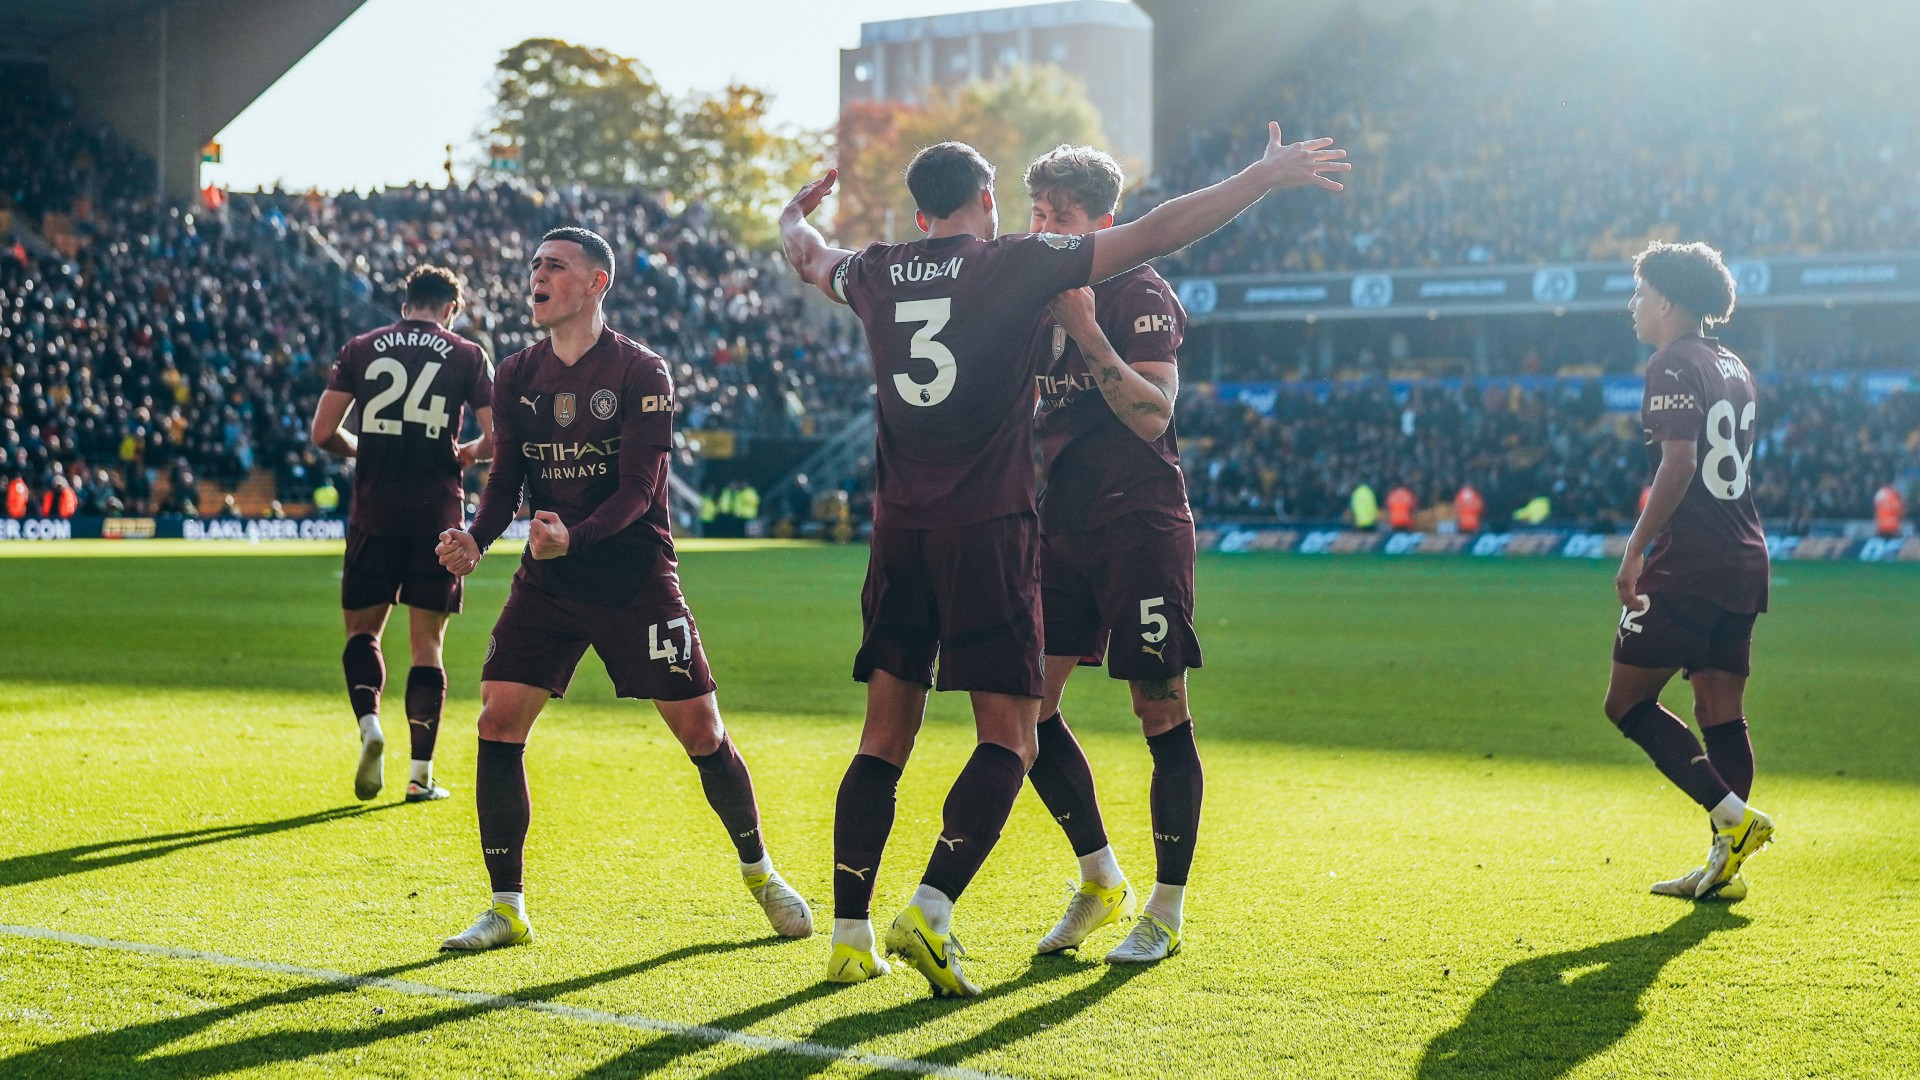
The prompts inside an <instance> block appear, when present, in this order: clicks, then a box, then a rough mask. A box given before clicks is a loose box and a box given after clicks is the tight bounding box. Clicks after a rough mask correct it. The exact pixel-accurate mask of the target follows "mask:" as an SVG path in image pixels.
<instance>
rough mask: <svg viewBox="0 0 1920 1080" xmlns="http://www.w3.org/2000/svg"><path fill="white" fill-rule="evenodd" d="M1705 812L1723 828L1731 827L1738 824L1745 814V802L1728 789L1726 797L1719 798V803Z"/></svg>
mask: <svg viewBox="0 0 1920 1080" xmlns="http://www.w3.org/2000/svg"><path fill="white" fill-rule="evenodd" d="M1707 813H1708V815H1709V816H1711V817H1712V818H1713V823H1714V824H1715V825H1718V826H1720V827H1721V828H1723V829H1731V828H1733V827H1734V826H1735V825H1738V824H1740V821H1741V819H1742V818H1744V817H1746V816H1747V804H1746V802H1745V801H1743V800H1742V799H1741V798H1740V796H1738V795H1735V794H1734V793H1733V792H1731V791H1729V792H1727V797H1726V798H1724V799H1721V800H1720V803H1719V805H1717V806H1715V807H1714V808H1713V809H1712V810H1709V811H1707Z"/></svg>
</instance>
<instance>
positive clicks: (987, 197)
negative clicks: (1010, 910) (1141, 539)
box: [781, 124, 1351, 996]
mask: <svg viewBox="0 0 1920 1080" xmlns="http://www.w3.org/2000/svg"><path fill="white" fill-rule="evenodd" d="M1267 134H1268V140H1267V147H1266V151H1265V153H1264V154H1263V155H1262V156H1261V158H1260V160H1259V161H1257V162H1255V163H1254V164H1252V165H1250V166H1248V167H1247V168H1246V169H1244V170H1242V171H1241V172H1239V173H1238V174H1236V175H1234V176H1233V177H1230V178H1229V179H1227V180H1224V181H1222V182H1221V183H1219V184H1215V185H1214V186H1212V187H1210V188H1207V189H1205V190H1202V191H1199V192H1195V193H1193V194H1190V195H1185V196H1182V197H1180V198H1177V199H1173V200H1171V201H1169V202H1167V203H1165V204H1163V205H1161V206H1159V207H1156V208H1155V209H1154V210H1153V211H1152V212H1151V213H1149V214H1147V215H1145V216H1144V217H1142V218H1140V219H1139V220H1138V221H1134V222H1130V223H1128V224H1126V225H1122V226H1116V227H1114V228H1112V229H1109V230H1106V231H1104V232H1100V233H1093V234H1087V235H1072V234H1056V233H1047V234H1039V235H1025V236H1009V237H1003V238H999V239H996V238H995V235H996V233H997V231H998V223H997V216H996V212H997V211H996V207H995V204H994V195H993V167H992V166H991V165H990V164H988V163H987V161H986V159H984V158H983V157H981V156H980V153H979V152H978V151H976V150H975V149H974V148H972V147H970V146H967V145H966V144H964V143H953V142H948V143H940V144H938V145H935V146H930V147H927V148H926V149H924V150H921V151H920V152H919V153H918V154H916V155H915V156H914V159H913V162H912V163H911V164H910V165H909V166H908V169H907V176H906V180H907V187H908V189H909V190H910V191H911V192H912V194H913V199H914V204H915V206H916V208H917V209H916V211H915V214H914V220H915V222H916V224H918V225H919V227H920V228H921V230H922V231H923V232H925V233H926V238H925V239H922V240H916V241H913V242H911V243H906V244H874V245H872V246H870V247H868V248H867V249H865V250H864V251H859V252H855V251H850V250H847V249H844V248H839V247H835V246H833V245H830V244H828V243H827V242H826V240H825V238H823V237H822V236H821V235H820V233H819V231H818V230H816V229H815V228H814V227H813V226H812V225H811V224H809V223H808V221H807V217H808V215H810V214H812V213H813V211H814V210H815V209H817V208H818V207H819V205H820V202H821V200H823V199H824V198H826V196H827V194H828V193H829V192H830V191H831V190H832V188H833V184H834V181H835V179H836V178H837V174H836V173H834V172H829V173H828V174H827V175H826V176H825V177H823V178H822V179H820V180H816V181H814V182H813V183H811V184H808V185H806V186H805V187H803V188H801V189H800V191H799V192H798V193H797V194H796V195H795V196H794V198H793V200H792V201H791V202H790V203H788V204H787V207H786V209H785V211H783V212H782V215H781V240H782V246H783V248H784V250H785V252H786V256H787V260H788V261H789V262H790V263H791V264H792V265H793V267H794V269H795V270H797V271H798V272H799V274H800V276H801V278H802V279H803V280H805V281H806V282H808V283H809V284H811V285H814V286H815V287H817V288H819V289H820V290H821V291H822V292H824V293H825V294H827V296H828V297H830V298H831V299H833V300H834V301H836V302H838V303H843V304H847V305H848V306H850V307H851V308H852V309H853V311H854V314H856V315H857V316H859V318H860V321H861V323H862V324H863V325H864V326H865V328H866V332H867V342H868V348H869V351H870V353H871V355H872V361H873V375H874V382H875V386H876V389H877V392H878V400H879V407H878V420H877V429H878V430H877V433H876V437H875V469H876V472H877V474H878V486H877V489H876V491H875V495H874V524H873V545H872V553H871V555H870V556H869V561H868V567H867V580H866V585H865V588H864V589H863V591H862V594H861V614H862V619H863V621H864V623H865V626H864V632H863V635H862V641H861V645H860V650H859V652H858V653H857V654H856V656H855V657H854V666H853V676H854V678H855V679H858V680H860V681H862V682H865V683H866V684H867V716H866V724H865V727H864V729H863V731H862V733H861V738H860V746H859V751H858V753H857V754H856V755H855V756H854V759H853V762H852V763H851V764H850V765H849V766H848V768H847V773H846V776H845V778H844V779H843V780H842V782H841V785H840V793H839V797H838V802H837V804H836V807H835V813H834V932H833V948H832V952H831V954H830V955H829V957H828V962H827V978H829V979H831V980H835V981H841V982H859V981H863V980H866V979H870V978H873V977H874V976H877V975H882V974H885V973H886V971H887V965H886V963H885V961H884V960H883V959H881V957H880V955H879V952H878V950H877V949H876V947H875V940H874V934H873V927H872V924H871V922H870V921H869V919H870V915H871V907H872V902H873V890H874V885H875V883H876V879H877V876H878V872H879V868H880V854H881V851H882V849H883V848H884V847H885V845H886V840H887V835H888V833H889V832H890V831H891V830H892V828H893V817H894V804H895V792H896V789H897V786H898V783H899V779H900V775H901V770H902V768H903V767H904V766H905V764H906V761H907V757H908V755H909V754H910V753H911V752H912V750H913V742H914V738H915V736H916V735H917V734H918V732H919V729H920V724H921V720H922V718H923V716H924V713H925V710H926V703H927V693H928V691H929V689H940V690H960V691H966V692H967V693H968V694H969V695H970V696H971V699H972V705H973V714H974V724H975V730H976V734H977V737H978V742H977V744H976V746H975V749H974V752H973V756H972V757H971V758H970V759H969V760H968V762H967V764H966V766H965V767H964V768H963V769H962V770H961V772H960V775H959V777H958V778H957V779H956V780H955V781H954V784H953V787H952V789H951V791H950V792H949V794H948V796H947V800H946V805H945V808H944V810H943V812H942V816H941V829H940V835H939V838H938V840H936V842H935V843H934V846H933V854H932V857H931V858H930V859H929V860H928V862H927V868H926V872H925V873H924V874H923V875H922V877H921V881H920V886H919V888H918V889H917V890H916V891H915V892H914V895H913V898H912V901H911V902H910V903H909V904H908V905H907V907H906V909H905V910H904V911H902V912H901V913H900V915H899V917H898V918H896V919H895V920H894V921H893V923H892V925H891V927H890V928H889V929H888V931H887V935H886V946H887V949H888V950H889V951H891V952H893V953H895V954H898V955H900V956H903V957H905V958H906V959H907V960H908V962H909V963H911V964H912V965H913V966H914V967H915V968H916V969H917V970H919V972H920V973H921V974H922V975H924V976H925V977H926V979H927V981H928V982H929V983H930V984H931V985H932V987H933V990H934V993H935V994H942V995H946V994H950V995H958V996H971V995H974V994H978V993H979V992H980V989H979V987H978V986H977V985H975V984H974V983H973V982H972V980H970V979H968V978H967V976H966V975H965V973H964V972H963V970H962V967H961V958H962V957H963V956H964V955H965V954H964V952H963V950H962V949H961V946H960V943H959V941H958V940H957V939H956V938H955V937H954V935H953V930H952V925H951V919H952V912H953V905H954V902H955V901H957V900H958V899H959V898H960V895H961V892H962V890H964V889H965V888H966V886H967V884H968V883H969V882H970V881H971V880H972V879H973V877H974V875H975V873H976V872H978V870H979V869H980V866H981V865H982V863H983V862H984V861H985V860H986V857H987V854H988V852H990V851H991V850H992V848H993V846H994V844H995V843H996V842H997V841H998V840H999V837H1000V831H1001V829H1002V828H1003V827H1004V826H1005V824H1006V821H1007V815H1008V813H1009V812H1010V811H1011V810H1012V808H1013V803H1014V800H1015V798H1017V797H1018V795H1019V793H1020V788H1021V786H1022V784H1023V783H1024V781H1025V779H1026V774H1027V769H1028V767H1029V766H1030V765H1031V764H1032V762H1033V759H1034V756H1035V754H1036V752H1037V751H1036V743H1035V732H1034V728H1035V726H1036V724H1037V722H1038V719H1039V708H1040V699H1041V697H1042V695H1043V694H1044V692H1045V679H1044V676H1043V672H1042V663H1041V617H1040V566H1039V554H1040V542H1039V541H1040V537H1039V528H1038V524H1037V522H1036V519H1035V514H1034V497H1033V457H1032V447H1033V406H1034V390H1033V387H1034V382H1033V380H1034V377H1035V375H1036V374H1037V372H1036V371H1035V369H1034V363H1033V360H1032V358H1031V356H1030V355H1029V352H1028V349H1027V345H1028V340H1029V337H1030V335H1031V334H1032V332H1033V328H1034V326H1035V324H1036V323H1037V322H1038V320H1039V317H1040V314H1041V312H1042V311H1043V310H1045V308H1046V306H1047V304H1048V302H1049V301H1050V300H1051V299H1052V298H1053V297H1054V296H1056V295H1058V294H1059V293H1061V292H1063V291H1066V290H1068V289H1076V288H1080V287H1082V286H1085V285H1088V284H1091V283H1093V282H1097V281H1103V280H1105V279H1107V278H1110V277H1113V276H1114V275H1116V274H1119V273H1122V272H1124V271H1127V270H1130V269H1132V268H1134V267H1136V266H1139V265H1141V264H1142V263H1144V262H1146V261H1147V260H1149V259H1152V258H1156V257H1158V256H1161V255H1165V254H1168V253H1170V252H1173V251H1176V250H1178V249H1180V248H1181V247H1184V246H1185V245H1187V244H1190V243H1192V242H1193V241H1195V240H1197V239H1199V238H1200V237H1202V236H1205V235H1207V234H1208V233H1210V232H1212V231H1214V230H1215V229H1218V228H1220V227H1221V226H1222V225H1225V224H1226V223H1227V222H1229V221H1231V220H1233V218H1234V217H1235V216H1237V215H1238V214H1239V213H1240V212H1241V211H1242V210H1245V209H1246V208H1247V207H1249V206H1251V205H1253V204H1254V203H1255V202H1257V201H1259V200H1260V199H1261V198H1262V197H1263V196H1265V195H1266V194H1267V193H1268V192H1270V191H1273V190H1275V189H1277V188H1283V187H1301V186H1306V185H1318V186H1320V187H1323V188H1327V189H1331V190H1335V191H1338V190H1340V184H1339V183H1337V182H1336V181H1334V180H1333V179H1331V178H1330V177H1328V176H1327V175H1326V174H1327V173H1333V172H1345V171H1347V170H1348V169H1349V168H1350V167H1351V166H1349V165H1348V164H1347V163H1346V162H1344V161H1341V160H1339V159H1341V158H1344V157H1345V156H1346V152H1345V151H1343V150H1338V149H1334V148H1333V147H1332V145H1331V144H1332V140H1330V139H1315V140H1310V141H1307V142H1303V143H1291V144H1289V143H1287V142H1285V141H1283V140H1282V139H1281V136H1280V128H1279V125H1278V124H1271V125H1269V126H1268V132H1267ZM936 661H937V663H938V675H937V677H936V674H935V664H936Z"/></svg>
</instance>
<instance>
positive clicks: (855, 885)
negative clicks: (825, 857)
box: [833, 754, 900, 919]
mask: <svg viewBox="0 0 1920 1080" xmlns="http://www.w3.org/2000/svg"><path fill="white" fill-rule="evenodd" d="M899 790H900V766H898V765H895V764H893V763H892V762H890V761H887V760H885V759H884V758H877V757H874V756H873V755H871V754H855V755H854V758H853V762H852V764H850V765H848V766H847V775H846V776H845V777H843V778H842V779H841V781H840V795H839V797H838V799H837V800H836V801H835V803H834V808H833V917H834V918H836V919H865V918H868V917H869V916H870V915H871V914H872V913H873V886H874V881H875V879H876V878H877V877H878V876H879V874H880V853H881V851H883V850H885V848H886V846H887V834H888V833H890V832H892V831H893V809H894V803H895V801H896V800H897V799H898V796H899Z"/></svg>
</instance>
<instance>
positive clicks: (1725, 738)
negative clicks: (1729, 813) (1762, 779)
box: [1700, 716, 1753, 802]
mask: <svg viewBox="0 0 1920 1080" xmlns="http://www.w3.org/2000/svg"><path fill="white" fill-rule="evenodd" d="M1700 735H1701V737H1702V738H1703V739H1704V740H1705V742H1706V744H1707V760H1709V761H1711V762H1713V767H1714V768H1715V769H1717V770H1719V772H1720V779H1722V780H1725V781H1726V782H1727V786H1728V787H1730V788H1732V789H1733V793H1734V794H1735V795H1738V796H1740V801H1741V802H1746V801H1747V798H1748V797H1749V796H1750V795H1752V794H1753V741H1752V740H1751V739H1750V738H1749V737H1748V736H1747V718H1746V717H1744V716H1743V717H1741V718H1740V719H1738V720H1735V721H1733V722H1732V723H1728V724H1715V725H1713V726H1712V727H1703V728H1701V729H1700Z"/></svg>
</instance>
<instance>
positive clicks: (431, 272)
mask: <svg viewBox="0 0 1920 1080" xmlns="http://www.w3.org/2000/svg"><path fill="white" fill-rule="evenodd" d="M464 299H465V297H464V296H463V295H462V293H461V289H460V279H459V277H457V276H455V274H454V272H453V271H451V270H449V269H447V268H446V267H444V266H432V265H423V266H416V267H414V268H413V272H412V273H410V274H408V275H407V299H406V304H407V306H408V307H410V308H412V309H414V310H415V311H432V310H434V309H435V308H440V307H444V306H446V305H447V304H458V303H460V302H461V301H462V300H464Z"/></svg>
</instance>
